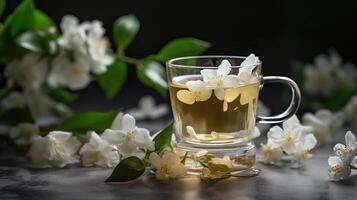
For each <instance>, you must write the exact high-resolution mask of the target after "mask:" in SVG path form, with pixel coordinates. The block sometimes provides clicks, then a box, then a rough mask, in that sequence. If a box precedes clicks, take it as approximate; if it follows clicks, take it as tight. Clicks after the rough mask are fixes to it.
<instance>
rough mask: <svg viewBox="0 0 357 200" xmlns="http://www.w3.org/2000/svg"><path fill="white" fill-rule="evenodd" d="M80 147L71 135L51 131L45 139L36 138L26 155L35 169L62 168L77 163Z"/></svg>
mask: <svg viewBox="0 0 357 200" xmlns="http://www.w3.org/2000/svg"><path fill="white" fill-rule="evenodd" d="M80 146H81V143H80V142H79V141H78V140H77V139H76V138H75V137H74V136H72V133H69V132H63V131H52V132H50V133H49V134H48V135H47V136H45V137H41V136H37V137H36V138H35V139H34V140H33V141H32V145H31V148H30V150H29V152H28V154H27V155H28V156H29V158H30V159H31V161H32V164H33V165H34V166H35V167H39V168H47V167H64V166H66V165H67V164H72V163H78V162H79V161H78V158H77V152H78V150H79V148H80Z"/></svg>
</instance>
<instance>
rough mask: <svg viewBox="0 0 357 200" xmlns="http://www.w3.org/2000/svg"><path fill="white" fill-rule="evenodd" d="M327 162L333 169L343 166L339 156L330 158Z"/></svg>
mask: <svg viewBox="0 0 357 200" xmlns="http://www.w3.org/2000/svg"><path fill="white" fill-rule="evenodd" d="M327 162H328V164H329V165H330V166H331V167H333V166H336V165H342V164H343V163H342V160H341V158H339V157H338V156H330V157H329V158H328V161H327Z"/></svg>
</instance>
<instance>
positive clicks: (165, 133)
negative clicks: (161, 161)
mask: <svg viewBox="0 0 357 200" xmlns="http://www.w3.org/2000/svg"><path fill="white" fill-rule="evenodd" d="M172 129H173V124H172V123H171V124H170V125H169V126H168V127H166V128H165V129H163V130H161V131H160V132H159V133H158V134H157V135H156V136H155V138H154V140H153V141H154V142H155V152H157V153H160V152H161V151H162V150H163V149H165V148H166V147H169V148H171V141H172Z"/></svg>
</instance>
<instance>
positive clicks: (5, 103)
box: [0, 92, 26, 110]
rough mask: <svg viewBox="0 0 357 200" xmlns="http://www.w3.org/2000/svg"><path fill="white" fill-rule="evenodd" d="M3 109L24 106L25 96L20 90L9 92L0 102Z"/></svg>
mask: <svg viewBox="0 0 357 200" xmlns="http://www.w3.org/2000/svg"><path fill="white" fill-rule="evenodd" d="M0 106H1V107H2V108H3V109H6V110H7V109H12V108H24V107H25V106H26V99H25V96H24V95H23V94H22V93H20V92H11V93H10V94H9V95H7V96H6V97H5V98H4V99H3V100H1V102H0Z"/></svg>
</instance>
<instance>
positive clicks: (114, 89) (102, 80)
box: [97, 60, 128, 100]
mask: <svg viewBox="0 0 357 200" xmlns="http://www.w3.org/2000/svg"><path fill="white" fill-rule="evenodd" d="M127 74H128V67H127V65H126V63H124V62H122V61H119V60H116V61H115V62H114V63H113V64H112V65H111V66H109V67H108V70H107V71H106V72H105V73H104V74H101V75H99V76H98V78H97V80H98V83H99V86H100V87H101V88H102V89H103V90H104V92H105V94H106V96H107V99H109V100H111V99H113V98H114V97H115V95H116V94H117V93H118V91H119V90H120V89H121V87H122V86H123V84H124V82H125V80H126V76H127Z"/></svg>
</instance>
